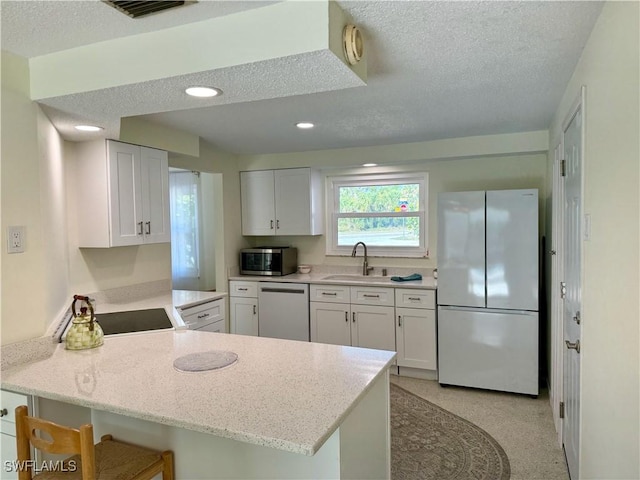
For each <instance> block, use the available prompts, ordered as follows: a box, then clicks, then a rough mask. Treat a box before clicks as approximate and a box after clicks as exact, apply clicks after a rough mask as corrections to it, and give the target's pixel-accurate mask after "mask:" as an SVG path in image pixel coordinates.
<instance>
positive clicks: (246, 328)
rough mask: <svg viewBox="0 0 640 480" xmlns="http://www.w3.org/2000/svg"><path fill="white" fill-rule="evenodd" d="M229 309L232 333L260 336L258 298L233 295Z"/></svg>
mask: <svg viewBox="0 0 640 480" xmlns="http://www.w3.org/2000/svg"><path fill="white" fill-rule="evenodd" d="M229 309H230V310H231V312H230V317H229V319H230V330H231V333H236V334H238V335H254V336H256V337H257V336H258V333H259V332H258V299H257V298H243V297H231V298H230V299H229Z"/></svg>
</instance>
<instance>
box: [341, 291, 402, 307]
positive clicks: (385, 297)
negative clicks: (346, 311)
mask: <svg viewBox="0 0 640 480" xmlns="http://www.w3.org/2000/svg"><path fill="white" fill-rule="evenodd" d="M351 303H354V304H358V305H387V306H390V307H393V305H394V296H393V288H377V287H351Z"/></svg>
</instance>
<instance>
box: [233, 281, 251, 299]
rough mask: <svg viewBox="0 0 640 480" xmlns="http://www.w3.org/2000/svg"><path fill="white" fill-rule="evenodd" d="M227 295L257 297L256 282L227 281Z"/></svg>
mask: <svg viewBox="0 0 640 480" xmlns="http://www.w3.org/2000/svg"><path fill="white" fill-rule="evenodd" d="M229 295H231V296H232V297H256V298H257V297H258V282H238V281H233V282H229Z"/></svg>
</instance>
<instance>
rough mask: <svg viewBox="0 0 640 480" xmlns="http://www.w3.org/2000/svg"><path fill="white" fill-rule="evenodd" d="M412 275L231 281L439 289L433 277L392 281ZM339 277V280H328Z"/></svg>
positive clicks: (323, 274)
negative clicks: (395, 277)
mask: <svg viewBox="0 0 640 480" xmlns="http://www.w3.org/2000/svg"><path fill="white" fill-rule="evenodd" d="M410 274H411V273H406V272H403V273H399V274H396V273H392V274H387V275H386V276H382V275H367V276H364V275H361V274H358V273H354V272H353V271H351V270H349V271H347V272H345V273H343V272H341V271H334V272H327V271H319V272H316V271H315V270H314V271H311V273H306V274H303V273H292V274H289V275H284V276H282V277H272V276H259V275H234V276H231V277H229V280H236V281H251V282H286V283H315V284H326V285H360V286H366V287H392V288H415V289H422V290H435V289H437V280H436V279H435V278H433V276H427V275H423V276H422V280H414V281H409V282H395V281H393V280H391V277H392V276H395V275H399V276H407V275H410ZM327 277H337V278H327Z"/></svg>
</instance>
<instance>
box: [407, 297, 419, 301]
mask: <svg viewBox="0 0 640 480" xmlns="http://www.w3.org/2000/svg"><path fill="white" fill-rule="evenodd" d="M409 300H411V301H412V302H419V301H420V299H419V298H417V297H409Z"/></svg>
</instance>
